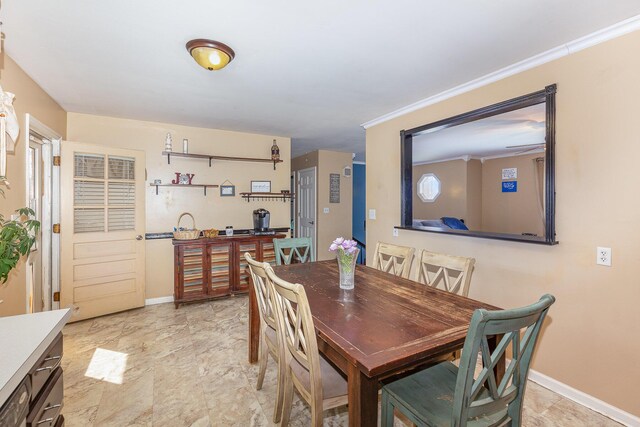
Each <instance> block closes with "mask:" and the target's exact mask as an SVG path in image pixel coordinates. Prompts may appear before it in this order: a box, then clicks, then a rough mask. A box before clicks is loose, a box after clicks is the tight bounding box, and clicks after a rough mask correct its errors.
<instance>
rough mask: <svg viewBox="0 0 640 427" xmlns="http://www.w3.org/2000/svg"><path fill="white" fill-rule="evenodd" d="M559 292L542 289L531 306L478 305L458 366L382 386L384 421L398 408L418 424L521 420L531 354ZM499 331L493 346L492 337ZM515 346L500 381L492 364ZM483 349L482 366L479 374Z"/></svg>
mask: <svg viewBox="0 0 640 427" xmlns="http://www.w3.org/2000/svg"><path fill="white" fill-rule="evenodd" d="M554 301H555V298H554V297H553V296H552V295H543V296H542V298H540V300H539V301H538V302H536V303H534V304H531V305H529V306H527V307H522V308H514V309H510V310H497V311H488V310H483V309H480V310H476V311H475V312H474V313H473V316H472V317H471V325H470V326H469V332H468V334H467V338H466V340H465V342H464V347H463V349H462V359H461V360H460V367H459V368H458V367H457V366H456V365H454V364H453V363H451V362H443V363H440V364H437V365H435V366H433V367H431V368H428V369H425V370H423V371H419V372H417V373H415V374H412V375H410V376H407V377H405V378H402V379H400V380H398V381H394V382H391V383H389V384H385V385H384V386H383V387H382V426H383V427H390V426H392V425H393V416H394V409H397V410H398V411H400V412H401V413H402V414H403V415H404V416H406V417H407V418H409V419H410V420H411V421H412V422H413V423H415V424H416V425H417V426H441V425H447V426H461V427H463V426H483V427H484V426H519V425H521V423H522V418H521V416H522V403H523V400H524V392H525V389H526V385H527V376H528V374H529V366H530V363H531V356H532V355H533V350H534V348H535V346H536V343H537V340H538V335H539V333H540V328H541V326H542V322H543V321H544V318H545V316H546V315H547V312H548V311H549V307H551V304H553V303H554ZM495 335H498V336H501V335H502V338H501V339H500V342H499V343H498V345H497V346H496V347H495V349H494V350H491V349H490V347H489V343H488V342H489V341H488V339H489V337H492V336H495ZM508 348H511V351H512V354H511V360H510V361H509V364H508V365H507V367H506V369H505V373H504V376H503V377H502V379H501V380H500V382H498V381H497V379H496V375H495V371H494V368H495V367H496V365H497V364H498V363H499V362H500V360H501V359H502V357H503V356H505V351H506V350H507V349H508ZM479 354H480V355H481V357H482V362H483V367H482V370H481V371H480V373H479V374H478V375H477V376H475V375H474V373H475V368H476V361H477V360H478V355H479Z"/></svg>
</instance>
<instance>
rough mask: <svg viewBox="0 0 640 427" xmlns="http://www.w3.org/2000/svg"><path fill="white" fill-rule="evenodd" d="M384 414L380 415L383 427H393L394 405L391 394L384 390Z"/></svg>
mask: <svg viewBox="0 0 640 427" xmlns="http://www.w3.org/2000/svg"><path fill="white" fill-rule="evenodd" d="M381 406H382V408H381V409H382V413H381V414H380V422H381V427H393V403H392V402H391V399H390V398H389V393H387V392H385V391H384V390H382V404H381Z"/></svg>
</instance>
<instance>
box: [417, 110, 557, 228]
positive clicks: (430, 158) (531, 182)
mask: <svg viewBox="0 0 640 427" xmlns="http://www.w3.org/2000/svg"><path fill="white" fill-rule="evenodd" d="M545 129H546V124H545V103H540V104H536V105H533V106H529V107H525V108H521V109H518V110H514V111H510V112H506V113H502V114H498V115H495V116H491V117H486V118H483V119H480V120H476V121H473V122H469V123H465V124H462V125H458V126H453V127H447V128H444V129H443V128H432V129H428V130H425V131H423V132H421V133H420V134H414V135H413V179H412V182H413V227H430V228H432V229H433V228H436V229H439V230H451V229H457V230H472V231H482V232H491V233H509V234H517V235H523V236H542V237H544V235H545V206H544V200H545V198H544V191H545V182H544V180H545Z"/></svg>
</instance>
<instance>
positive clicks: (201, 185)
mask: <svg viewBox="0 0 640 427" xmlns="http://www.w3.org/2000/svg"><path fill="white" fill-rule="evenodd" d="M149 186H150V187H156V196H157V195H158V187H181V188H193V187H198V188H204V195H205V196H206V195H207V188H218V187H219V185H214V184H153V183H151V184H149Z"/></svg>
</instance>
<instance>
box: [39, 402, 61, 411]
mask: <svg viewBox="0 0 640 427" xmlns="http://www.w3.org/2000/svg"><path fill="white" fill-rule="evenodd" d="M61 406H62V404H61V403H58V404H57V405H51V406H47V407H46V408H44V410H43V411H42V412H47V411H50V410H51V409H56V408H59V407H61Z"/></svg>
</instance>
